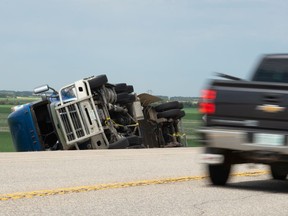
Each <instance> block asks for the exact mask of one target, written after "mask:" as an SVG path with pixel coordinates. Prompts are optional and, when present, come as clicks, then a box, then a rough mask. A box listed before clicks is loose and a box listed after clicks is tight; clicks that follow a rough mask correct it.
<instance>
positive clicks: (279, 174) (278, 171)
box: [270, 164, 287, 180]
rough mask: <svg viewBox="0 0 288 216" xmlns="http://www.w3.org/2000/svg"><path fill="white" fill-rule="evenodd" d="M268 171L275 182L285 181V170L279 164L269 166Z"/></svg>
mask: <svg viewBox="0 0 288 216" xmlns="http://www.w3.org/2000/svg"><path fill="white" fill-rule="evenodd" d="M270 170H271V175H272V178H273V179H275V180H285V179H286V177H287V170H285V169H284V168H283V166H281V165H279V164H271V165H270Z"/></svg>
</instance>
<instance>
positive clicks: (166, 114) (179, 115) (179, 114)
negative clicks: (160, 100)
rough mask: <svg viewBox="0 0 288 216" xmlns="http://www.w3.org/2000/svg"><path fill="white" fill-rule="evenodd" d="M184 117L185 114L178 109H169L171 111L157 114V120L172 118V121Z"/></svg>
mask: <svg viewBox="0 0 288 216" xmlns="http://www.w3.org/2000/svg"><path fill="white" fill-rule="evenodd" d="M183 116H185V112H184V111H183V110H180V109H171V110H166V111H163V112H159V113H158V114H157V117H158V118H174V119H179V118H182V117H183Z"/></svg>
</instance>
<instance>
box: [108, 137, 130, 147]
mask: <svg viewBox="0 0 288 216" xmlns="http://www.w3.org/2000/svg"><path fill="white" fill-rule="evenodd" d="M128 146H129V141H128V140H127V139H126V138H123V139H120V140H118V141H116V142H114V143H111V144H109V147H108V149H125V148H127V147H128Z"/></svg>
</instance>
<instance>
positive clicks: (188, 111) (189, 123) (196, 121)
mask: <svg viewBox="0 0 288 216" xmlns="http://www.w3.org/2000/svg"><path fill="white" fill-rule="evenodd" d="M184 111H185V116H184V117H183V119H182V128H183V131H184V133H185V134H186V139H187V146H188V147H197V146H201V144H200V143H199V142H198V139H199V138H198V134H197V132H196V129H197V128H198V127H199V125H200V124H201V118H202V116H201V115H200V114H199V112H198V109H196V108H185V109H184Z"/></svg>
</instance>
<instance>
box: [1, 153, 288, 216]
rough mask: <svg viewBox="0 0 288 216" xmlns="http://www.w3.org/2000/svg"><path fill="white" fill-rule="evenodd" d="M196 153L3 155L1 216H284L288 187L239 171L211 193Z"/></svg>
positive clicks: (261, 172)
mask: <svg viewBox="0 0 288 216" xmlns="http://www.w3.org/2000/svg"><path fill="white" fill-rule="evenodd" d="M201 151H202V149H201V148H171V149H140V150H132V149H129V150H94V151H59V152H27V153H1V154H0V167H1V172H0V181H1V187H0V215H21V216H24V215H113V216H116V215H121V216H122V215H133V216H135V215H163V216H164V215H165V216H167V215H171V216H172V215H173V216H175V215H189V216H190V215H193V216H194V215H196V216H198V215H221V216H222V215H237V216H238V215H261V216H263V215H269V216H270V215H285V216H286V215H288V208H287V196H286V195H287V193H288V181H274V180H271V177H270V175H269V174H267V167H266V166H263V165H257V166H253V167H251V166H248V165H237V166H235V167H234V170H233V173H237V174H235V175H234V176H232V177H231V179H230V182H229V184H228V185H227V186H226V187H213V186H211V185H210V183H209V180H208V179H207V177H206V175H207V174H206V172H205V169H204V166H203V165H201V164H199V163H197V158H198V155H199V153H200V152H201Z"/></svg>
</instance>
